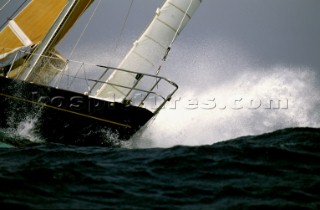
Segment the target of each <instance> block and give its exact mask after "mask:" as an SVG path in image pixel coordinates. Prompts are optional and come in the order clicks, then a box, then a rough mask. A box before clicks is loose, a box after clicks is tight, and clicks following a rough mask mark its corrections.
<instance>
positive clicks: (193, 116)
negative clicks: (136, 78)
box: [0, 0, 320, 143]
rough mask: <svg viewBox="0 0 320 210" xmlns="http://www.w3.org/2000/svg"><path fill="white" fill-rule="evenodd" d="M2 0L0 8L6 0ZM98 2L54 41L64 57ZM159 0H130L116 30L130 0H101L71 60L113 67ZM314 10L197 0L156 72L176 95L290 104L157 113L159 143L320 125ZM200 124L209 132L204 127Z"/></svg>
mask: <svg viewBox="0 0 320 210" xmlns="http://www.w3.org/2000/svg"><path fill="white" fill-rule="evenodd" d="M23 1H24V0H12V1H10V3H9V4H8V7H6V8H4V9H3V10H1V11H0V20H1V22H2V23H3V22H4V21H5V20H6V17H8V16H10V13H12V12H13V8H14V6H17V5H19V4H21V2H23ZM0 2H1V3H0V8H1V7H2V5H4V3H6V2H7V0H1V1H0ZM98 3H99V1H98V0H96V1H95V3H94V4H93V5H92V6H91V7H90V8H89V10H87V12H86V13H85V14H84V15H83V17H82V18H81V19H80V20H79V21H78V23H77V24H76V25H75V27H74V28H73V30H72V31H71V32H70V33H69V34H68V37H67V38H65V39H64V40H63V41H62V42H61V44H59V46H58V47H57V48H58V50H59V51H60V52H62V53H63V54H64V55H65V56H66V57H68V58H70V52H71V49H72V48H73V47H74V45H75V43H76V41H77V39H78V38H79V35H80V33H81V32H82V30H83V28H84V26H85V25H86V24H87V22H88V20H89V18H90V16H91V14H92V12H93V11H94V9H95V7H96V6H97V5H98ZM162 3H163V0H133V4H132V8H131V10H130V13H129V16H128V21H127V22H126V24H125V29H124V30H123V33H120V32H121V29H122V27H123V24H124V20H125V17H126V15H127V14H128V11H129V6H130V4H131V0H102V1H101V3H100V5H99V7H98V9H97V11H96V13H95V15H94V17H93V19H92V21H91V22H90V25H89V26H88V28H87V30H86V32H85V33H84V36H83V37H82V39H81V40H80V42H79V45H78V46H77V48H76V51H75V53H74V54H73V55H71V58H72V59H75V60H81V61H85V62H89V63H96V64H102V65H117V63H118V62H119V61H120V60H121V58H123V56H124V55H125V54H126V52H127V51H128V50H129V49H130V47H131V46H132V43H133V42H134V41H135V39H137V38H138V37H139V35H140V34H141V33H142V31H143V30H144V29H145V28H146V26H147V25H148V24H149V22H150V21H151V20H152V18H153V16H154V12H155V10H156V8H157V7H160V6H161V5H162ZM319 11H320V1H319V0H203V3H202V4H201V5H200V7H199V9H198V10H197V11H196V13H195V14H194V16H193V18H192V20H191V21H190V22H189V24H188V25H187V26H186V28H185V29H184V31H183V32H182V33H181V35H180V36H179V37H178V39H177V41H176V42H175V43H174V45H173V47H172V50H171V52H170V54H169V56H168V58H167V62H166V64H165V66H164V67H163V68H162V72H161V74H162V75H163V76H165V77H168V78H169V79H172V80H173V81H175V82H177V83H178V85H179V86H180V89H179V92H178V93H177V94H176V95H177V97H179V96H180V95H183V94H187V95H188V94H189V95H190V91H193V93H191V95H197V96H210V97H216V96H220V97H224V96H226V95H229V96H230V95H232V94H233V92H232V91H234V90H239V92H238V93H239V94H242V95H241V96H242V97H246V99H251V98H256V97H260V98H262V99H273V98H275V97H278V96H281V99H284V98H287V99H289V109H287V110H286V109H283V110H279V112H275V111H274V112H268V111H267V110H264V109H261V110H255V111H254V112H253V111H252V110H251V111H250V110H247V111H246V112H241V111H234V110H231V111H230V112H226V111H223V110H215V111H217V112H209V111H206V112H205V113H203V112H200V111H199V112H190V111H189V112H184V111H181V113H179V112H175V113H174V114H172V113H170V112H168V113H167V115H166V112H164V111H162V114H161V115H160V116H159V117H160V119H159V117H158V119H157V120H158V121H156V122H158V124H157V123H156V124H157V126H155V127H156V129H153V130H152V129H151V133H152V132H153V133H154V132H157V131H159V132H160V133H161V135H159V136H161V138H160V139H161V142H162V139H163V134H164V133H166V134H167V135H168V137H170V135H177V134H176V132H180V134H181V133H182V134H181V135H182V136H183V138H184V139H193V140H194V139H207V140H208V141H210V142H211V140H210V139H227V138H233V137H236V136H240V135H247V134H257V133H263V132H267V131H271V130H275V129H279V128H283V127H292V126H319V125H320V119H319V118H320V117H319V116H320V115H319V105H320V100H319V95H320V94H319V92H320V90H319V89H320V76H319V75H320V40H319V38H320V12H319ZM238 93H237V94H238ZM237 96H238V95H237ZM231 98H232V97H231ZM244 99H245V98H244ZM162 116H164V119H161V117H162ZM178 116H179V117H178ZM169 118H170V119H169ZM217 119H218V120H217ZM179 120H180V121H179ZM182 121H183V122H182ZM194 122H197V123H194ZM240 124H241V126H239V125H240ZM165 125H167V126H165ZM163 126H164V127H163ZM190 126H191V127H190ZM161 127H163V128H162V129H161ZM213 128H214V129H213ZM149 130H150V129H149ZM169 130H172V132H171V131H169ZM205 130H207V131H208V132H202V131H205ZM196 131H201V132H196ZM180 134H179V135H180ZM195 136H196V137H195ZM199 137H203V138H199ZM179 139H181V138H179ZM159 142H160V141H159ZM187 143H188V142H187Z"/></svg>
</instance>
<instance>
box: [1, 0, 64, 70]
mask: <svg viewBox="0 0 320 210" xmlns="http://www.w3.org/2000/svg"><path fill="white" fill-rule="evenodd" d="M67 2H68V0H46V1H43V0H32V1H30V2H29V3H28V4H27V5H26V6H25V7H24V8H23V9H22V10H21V11H20V12H19V13H18V14H17V15H16V16H15V17H14V18H13V19H10V20H8V24H7V25H6V26H5V27H4V28H3V29H2V30H1V31H0V59H6V60H8V61H10V59H8V57H14V56H15V54H16V52H17V51H18V50H20V49H28V48H30V47H31V46H33V45H37V44H39V43H40V42H41V41H42V39H43V38H44V37H45V35H46V34H47V33H48V31H49V29H50V28H51V26H52V24H53V23H54V21H55V20H56V19H57V17H58V16H59V14H60V13H61V11H62V10H63V8H64V7H65V5H66V4H67ZM0 62H1V61H0ZM2 64H3V65H6V64H5V63H2ZM0 65H1V63H0Z"/></svg>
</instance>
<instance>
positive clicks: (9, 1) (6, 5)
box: [0, 0, 11, 12]
mask: <svg viewBox="0 0 320 210" xmlns="http://www.w3.org/2000/svg"><path fill="white" fill-rule="evenodd" d="M10 1H11V0H8V1H7V3H5V4H4V5H3V6H2V7H1V8H0V12H1V10H3V9H4V8H5V7H6V6H7V4H9V3H10Z"/></svg>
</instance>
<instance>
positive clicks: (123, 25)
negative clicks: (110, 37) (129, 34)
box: [91, 0, 133, 90]
mask: <svg viewBox="0 0 320 210" xmlns="http://www.w3.org/2000/svg"><path fill="white" fill-rule="evenodd" d="M132 6H133V0H131V2H130V6H129V9H128V12H127V14H126V17H125V19H124V22H123V24H122V27H121V31H120V35H119V36H118V40H117V42H116V45H115V47H114V50H113V52H114V56H115V54H116V51H118V48H119V44H120V41H121V39H122V36H123V33H124V29H125V27H126V25H127V22H128V19H129V15H130V13H131V10H132ZM109 62H110V59H109V61H108V62H107V63H109ZM107 72H108V69H106V70H105V71H104V72H103V73H102V74H101V76H100V77H99V78H98V80H102V79H103V77H104V76H105V75H106V74H107ZM97 85H98V83H95V84H94V85H93V87H92V88H91V89H92V90H94V88H96V86H97Z"/></svg>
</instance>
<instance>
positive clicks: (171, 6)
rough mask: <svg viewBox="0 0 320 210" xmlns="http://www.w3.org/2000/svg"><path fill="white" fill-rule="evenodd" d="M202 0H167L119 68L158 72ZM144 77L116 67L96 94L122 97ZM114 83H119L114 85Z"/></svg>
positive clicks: (119, 99) (114, 97) (103, 96)
mask: <svg viewBox="0 0 320 210" xmlns="http://www.w3.org/2000/svg"><path fill="white" fill-rule="evenodd" d="M201 2H202V0H167V1H166V2H165V3H164V4H163V6H162V7H161V8H160V9H157V11H156V15H155V17H154V19H153V20H152V22H151V23H150V25H149V26H148V27H147V29H146V30H145V31H144V33H143V34H142V35H141V36H140V38H139V39H138V40H137V41H136V42H135V43H134V44H133V47H132V48H131V50H130V51H129V52H128V53H127V55H126V56H125V58H124V59H123V60H122V62H121V63H120V64H119V66H118V68H119V69H128V70H130V71H134V72H139V73H149V74H157V73H158V71H159V66H160V64H161V62H162V61H164V60H165V59H166V57H167V55H168V53H169V51H170V48H171V45H172V43H173V42H174V41H175V39H176V38H177V36H178V35H179V34H180V33H181V31H182V30H183V28H184V27H185V26H186V24H187V23H188V21H189V20H190V19H191V17H192V15H193V14H194V12H195V11H196V9H197V8H198V7H199V5H200V3H201ZM140 79H141V77H140V75H139V74H138V73H137V74H128V73H125V72H120V71H115V72H114V73H112V74H111V75H110V77H109V78H108V79H107V81H106V82H107V83H110V84H104V85H102V87H101V88H100V89H99V90H98V91H97V94H96V96H97V97H101V98H111V99H115V100H116V101H122V100H123V99H125V98H126V97H127V95H128V94H130V89H126V88H123V87H121V86H125V87H133V86H135V84H136V83H137V82H139V80H140ZM111 84H118V85H120V86H114V85H111Z"/></svg>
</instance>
